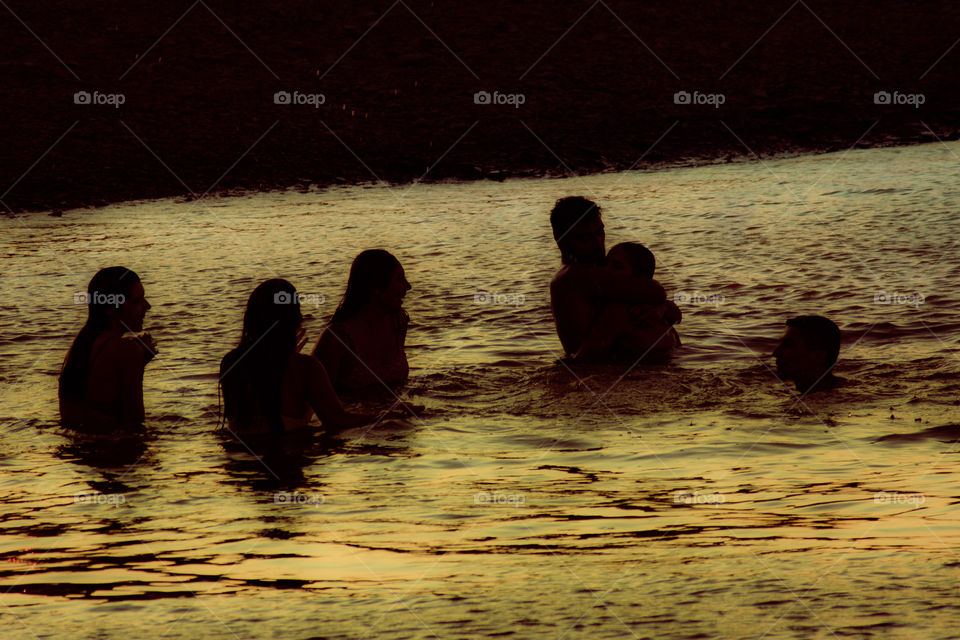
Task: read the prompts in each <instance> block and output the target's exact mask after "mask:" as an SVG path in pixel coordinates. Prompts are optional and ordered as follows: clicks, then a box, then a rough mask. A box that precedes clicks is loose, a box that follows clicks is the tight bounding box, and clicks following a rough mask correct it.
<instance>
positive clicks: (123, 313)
mask: <svg viewBox="0 0 960 640" xmlns="http://www.w3.org/2000/svg"><path fill="white" fill-rule="evenodd" d="M150 308H151V307H150V303H149V302H147V295H146V292H145V291H144V289H143V285H142V284H141V283H139V282H138V283H136V284H135V285H133V286H132V287H130V292H129V293H128V294H127V298H126V299H125V300H124V302H123V304H122V305H120V308H119V309H118V310H117V311H116V314H115V315H114V319H115V320H116V322H117V324H118V325H119V327H120V330H121V331H143V318H144V316H146V315H147V311H149V310H150Z"/></svg>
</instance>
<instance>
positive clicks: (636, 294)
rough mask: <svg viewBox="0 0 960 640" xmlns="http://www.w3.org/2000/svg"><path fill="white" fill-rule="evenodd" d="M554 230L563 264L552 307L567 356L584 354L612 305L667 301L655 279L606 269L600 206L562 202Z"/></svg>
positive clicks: (555, 215) (569, 200)
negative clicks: (584, 346)
mask: <svg viewBox="0 0 960 640" xmlns="http://www.w3.org/2000/svg"><path fill="white" fill-rule="evenodd" d="M550 225H551V226H552V227H553V238H554V240H556V241H557V247H559V248H560V259H561V261H562V262H563V267H561V269H560V271H558V272H557V275H556V276H554V278H553V281H552V282H551V283H550V306H551V307H552V309H553V317H554V320H555V322H556V325H557V336H558V337H559V338H560V343H561V344H562V345H563V348H564V350H565V351H566V353H567V355H568V356H572V355H574V354H576V353H577V352H578V351H579V350H580V347H581V346H582V344H583V342H584V340H585V339H586V338H587V336H588V335H589V334H590V332H591V330H592V329H594V328H595V325H596V323H597V320H598V317H599V314H600V311H601V310H602V309H603V307H604V306H605V305H606V304H607V303H609V302H625V303H628V304H660V303H662V302H663V301H664V300H665V299H666V294H665V293H664V291H663V287H661V286H660V285H659V284H658V283H657V282H656V281H655V280H651V279H649V278H640V277H636V276H634V275H632V274H625V273H617V272H614V271H611V270H609V269H607V268H605V266H604V265H605V263H606V246H605V240H606V238H605V236H604V230H603V220H602V219H601V214H600V207H599V206H598V205H597V204H596V203H595V202H593V201H591V200H588V199H586V198H582V197H580V196H570V197H567V198H561V199H559V200H557V202H556V204H555V205H554V207H553V210H552V211H551V212H550ZM598 328H599V327H598Z"/></svg>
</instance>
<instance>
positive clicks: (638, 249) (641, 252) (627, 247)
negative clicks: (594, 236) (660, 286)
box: [607, 242, 657, 278]
mask: <svg viewBox="0 0 960 640" xmlns="http://www.w3.org/2000/svg"><path fill="white" fill-rule="evenodd" d="M617 249H619V250H620V251H622V252H623V253H624V254H625V255H626V256H627V260H628V262H629V266H630V271H631V272H632V273H633V275H635V276H643V277H645V278H652V277H653V272H654V271H656V270H657V259H656V258H655V257H653V252H652V251H650V249H647V248H646V247H645V246H643V245H642V244H640V243H639V242H621V243H620V244H618V245H614V247H613V248H612V249H610V251H609V253H608V254H607V255H610V253H613V252H614V251H615V250H617Z"/></svg>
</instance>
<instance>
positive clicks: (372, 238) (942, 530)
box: [0, 143, 960, 639]
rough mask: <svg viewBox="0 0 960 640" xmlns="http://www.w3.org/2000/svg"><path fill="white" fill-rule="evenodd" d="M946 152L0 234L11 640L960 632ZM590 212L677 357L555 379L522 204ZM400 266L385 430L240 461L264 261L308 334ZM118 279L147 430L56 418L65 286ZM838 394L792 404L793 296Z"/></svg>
mask: <svg viewBox="0 0 960 640" xmlns="http://www.w3.org/2000/svg"><path fill="white" fill-rule="evenodd" d="M958 165H960V144H958V143H950V144H947V145H940V144H935V145H924V146H914V147H909V148H884V149H872V150H855V151H851V152H849V153H846V154H839V153H838V154H828V155H820V156H808V157H794V158H785V159H777V160H767V161H765V162H741V163H733V164H723V165H711V166H701V167H695V168H678V169H667V170H661V171H646V172H627V173H619V174H607V175H596V176H590V177H574V178H563V179H524V180H508V181H506V182H502V183H496V182H477V183H450V184H429V185H427V184H417V185H406V186H400V187H393V188H390V187H387V186H384V185H361V186H346V187H335V188H330V189H324V190H317V189H304V190H291V191H287V192H270V193H259V194H241V195H234V196H223V197H216V198H210V199H204V200H199V201H184V200H182V199H177V200H174V199H169V200H159V201H148V202H133V203H124V204H118V205H111V206H108V207H104V208H101V209H96V210H84V211H68V212H66V213H65V214H64V215H63V217H62V218H58V217H51V216H48V215H45V214H43V213H38V214H28V215H21V216H18V217H17V218H15V219H4V220H2V221H0V233H2V237H0V272H2V274H3V296H2V298H0V356H2V357H0V382H2V387H0V465H2V475H0V520H2V523H3V525H2V529H0V559H2V560H3V564H2V565H0V591H2V595H0V604H2V605H3V606H2V607H0V616H2V618H3V623H4V632H3V637H4V638H17V639H19V638H54V637H94V638H127V637H141V636H142V634H143V630H144V629H149V632H150V633H151V635H153V636H154V637H157V638H184V639H187V638H197V637H203V638H259V637H277V638H297V639H302V638H358V637H371V636H376V637H379V638H411V637H415V638H419V637H434V636H438V637H516V638H520V637H554V638H623V637H636V638H658V639H662V638H714V637H724V638H835V637H855V638H866V637H884V638H913V637H924V638H946V637H955V632H954V627H955V626H956V624H957V622H958V621H960V601H958V599H957V597H956V586H955V585H956V582H957V580H958V578H960V554H958V550H960V547H958V544H960V532H958V524H960V522H958V520H960V518H958V515H957V512H956V509H955V507H954V505H955V504H956V502H957V501H958V499H960V490H958V481H960V471H958V469H957V467H954V464H953V463H954V462H955V461H957V458H954V457H953V456H955V455H957V454H958V452H960V447H958V446H957V444H956V440H957V438H960V426H955V425H960V408H958V403H960V394H958V392H960V359H958V353H960V349H958V343H957V336H958V329H960V291H958V288H957V286H956V284H957V282H958V281H960V260H958V257H960V256H958V253H960V252H958V247H957V229H958V222H960V219H958V218H960V213H958V197H960V188H958V183H957V180H956V175H957V168H958ZM573 194H582V195H586V196H588V197H592V198H594V199H596V200H597V201H598V202H600V203H601V204H602V205H603V207H604V218H605V222H606V226H607V242H608V246H612V245H613V244H614V243H616V242H620V241H625V240H637V241H641V242H643V243H645V244H647V246H649V247H650V248H651V249H652V250H653V251H654V253H655V254H656V255H657V259H658V269H657V277H658V279H660V281H661V282H662V283H663V284H664V285H665V287H666V288H667V290H668V293H669V294H670V295H676V299H677V300H678V301H679V304H680V307H681V308H682V309H683V311H684V319H683V322H682V324H681V325H680V326H679V330H680V333H681V336H682V338H683V340H684V347H683V348H682V349H681V350H680V351H679V352H678V353H677V354H676V355H675V357H674V358H673V360H672V362H671V363H670V364H667V365H663V366H640V367H636V368H634V369H632V370H631V371H630V372H629V373H627V374H626V375H625V376H624V375H622V372H620V371H615V370H612V369H608V368H604V367H579V368H575V369H570V368H568V367H567V366H565V365H564V364H562V363H560V362H558V356H559V355H560V345H559V342H558V341H557V339H556V336H555V333H554V329H553V321H552V318H551V316H550V311H549V295H548V287H547V285H548V282H549V280H550V278H551V276H552V274H553V273H554V272H555V271H556V269H557V268H558V266H559V253H558V251H557V249H556V246H555V244H554V242H553V239H552V236H551V233H550V228H549V223H548V212H549V209H550V207H551V205H552V202H553V201H554V200H555V199H556V198H558V197H560V196H563V195H573ZM372 247H383V248H387V249H389V250H391V251H392V252H393V253H394V254H395V255H397V256H398V257H399V258H400V260H401V262H402V263H403V265H404V267H405V268H406V272H407V277H408V279H409V280H410V282H411V283H412V285H413V289H412V290H411V291H410V292H409V294H408V295H407V299H406V308H407V309H408V311H409V313H410V316H411V327H410V332H409V335H408V341H407V353H408V356H409V359H410V364H411V380H410V383H409V385H408V387H407V389H406V390H405V392H404V394H403V397H404V399H405V400H409V401H411V402H413V403H415V404H417V405H422V406H423V407H424V409H423V411H422V412H421V413H420V415H419V416H418V417H417V418H415V419H414V418H412V419H410V420H409V421H407V422H406V423H400V422H397V423H392V424H389V425H383V426H380V427H378V428H377V429H375V430H373V431H363V430H354V431H351V432H348V433H346V434H344V436H343V437H341V438H337V439H332V440H318V441H313V442H303V441H297V442H288V443H284V444H282V445H278V446H277V447H275V448H272V449H268V450H263V449H256V450H253V449H248V448H247V447H245V446H243V445H242V444H239V443H236V442H234V441H232V440H231V439H230V438H229V437H224V436H223V435H222V434H219V433H218V432H217V430H216V424H217V412H218V401H217V390H216V372H217V369H218V365H219V360H220V358H221V357H222V356H223V354H224V353H225V352H226V351H228V350H229V349H230V348H232V347H233V346H234V345H235V344H236V342H237V341H238V339H239V332H240V322H241V317H242V312H243V305H244V304H245V301H246V298H247V296H248V295H249V293H250V291H251V290H252V289H253V287H254V286H256V284H257V283H259V282H260V281H262V280H264V279H266V278H269V277H276V276H279V277H284V278H287V279H289V280H290V281H291V282H293V283H294V285H295V286H297V288H298V289H299V290H300V292H301V293H302V294H305V295H306V296H307V301H308V302H307V304H306V305H305V306H304V311H305V313H307V314H308V318H307V321H306V328H307V329H308V332H309V333H310V335H311V336H312V337H313V338H314V339H316V338H317V337H318V336H319V334H320V331H321V330H322V328H323V323H324V322H325V320H326V319H327V318H328V317H329V314H330V313H332V311H333V309H334V308H335V306H336V303H337V301H338V300H339V297H340V295H341V294H342V291H343V286H344V285H345V282H346V274H347V270H348V268H349V264H350V261H351V260H352V258H353V256H354V255H356V253H358V252H359V251H360V250H362V249H365V248H372ZM111 264H122V265H125V266H128V267H130V268H132V269H134V270H135V271H137V272H138V273H139V274H140V276H141V278H142V280H143V282H144V285H145V288H146V291H147V296H148V299H149V300H150V302H151V304H152V305H153V309H152V310H151V311H150V312H149V314H148V316H147V320H146V322H145V328H147V329H149V330H150V331H151V332H152V334H153V336H154V337H155V338H156V340H157V342H158V344H159V345H160V349H161V353H160V355H159V356H158V357H157V358H156V359H155V361H154V362H152V363H151V364H150V365H149V366H148V368H147V372H146V376H145V381H144V396H145V404H146V408H147V413H148V428H147V433H146V434H145V435H144V436H142V437H131V438H129V439H127V440H124V441H119V442H104V441H96V440H91V439H85V438H82V437H79V436H76V435H74V434H72V433H70V432H68V431H66V430H63V429H61V428H60V427H59V426H58V424H57V421H56V376H57V373H58V371H59V367H60V364H61V362H62V360H63V356H64V354H65V353H66V350H67V348H68V347H69V344H70V341H71V339H72V337H73V336H74V335H75V334H76V332H77V331H78V330H79V328H80V326H81V325H82V323H83V319H84V314H85V309H84V307H83V306H82V305H78V304H74V301H73V294H74V293H76V292H79V291H83V290H84V288H85V286H86V283H87V281H88V280H89V278H90V277H91V276H92V275H93V273H94V272H95V271H96V270H97V269H99V268H102V267H105V266H109V265H111ZM805 313H820V314H824V315H827V316H829V317H831V318H832V319H834V320H835V321H836V322H837V323H838V324H839V325H840V326H841V328H842V329H843V330H844V332H845V342H844V345H843V348H842V350H841V359H840V365H839V366H838V373H839V374H840V375H841V376H843V377H845V378H848V379H849V380H850V384H849V385H848V386H846V387H844V388H842V389H840V390H838V391H836V392H833V393H830V394H827V395H814V396H812V397H810V398H804V399H800V398H798V397H797V396H796V395H795V394H794V393H793V392H792V390H791V388H790V387H789V386H788V385H785V384H784V383H782V382H780V381H779V380H777V379H776V377H775V376H774V375H773V374H772V371H771V367H772V366H773V361H772V358H770V355H769V354H770V352H771V350H772V349H773V347H774V346H775V344H776V339H777V338H778V337H779V335H780V334H781V333H782V330H783V322H784V320H785V319H786V318H788V317H790V316H793V315H800V314H805Z"/></svg>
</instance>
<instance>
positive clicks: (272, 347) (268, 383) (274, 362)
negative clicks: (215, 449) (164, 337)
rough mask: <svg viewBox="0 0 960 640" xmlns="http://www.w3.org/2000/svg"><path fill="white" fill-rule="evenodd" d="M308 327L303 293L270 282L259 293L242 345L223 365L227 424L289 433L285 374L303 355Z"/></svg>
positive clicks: (254, 298) (247, 318) (250, 305)
mask: <svg viewBox="0 0 960 640" xmlns="http://www.w3.org/2000/svg"><path fill="white" fill-rule="evenodd" d="M302 321H303V316H302V315H301V313H300V299H299V296H298V294H297V290H296V288H294V286H293V285H292V284H290V283H289V282H287V281H286V280H281V279H279V278H274V279H272V280H267V281H266V282H264V283H262V284H260V285H259V286H258V287H257V288H256V289H254V290H253V293H251V294H250V299H249V300H247V309H246V311H245V312H244V314H243V332H242V334H241V336H240V344H239V345H237V347H236V348H235V349H233V350H232V351H231V352H230V353H228V354H227V355H226V356H224V358H223V361H222V362H221V364H220V387H221V389H222V390H223V403H224V414H226V418H227V419H232V420H234V421H236V423H237V424H238V425H239V426H240V427H241V428H243V427H249V426H252V425H253V424H254V422H255V421H256V420H257V418H262V419H264V420H265V421H266V422H267V425H268V426H269V428H270V430H271V431H273V432H276V433H283V430H284V427H283V418H282V414H281V406H280V405H281V390H282V384H283V373H284V371H285V370H286V367H287V362H288V361H289V360H290V356H291V355H293V353H294V352H295V351H296V349H297V329H298V328H299V326H300V323H301V322H302ZM221 417H223V416H221Z"/></svg>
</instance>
